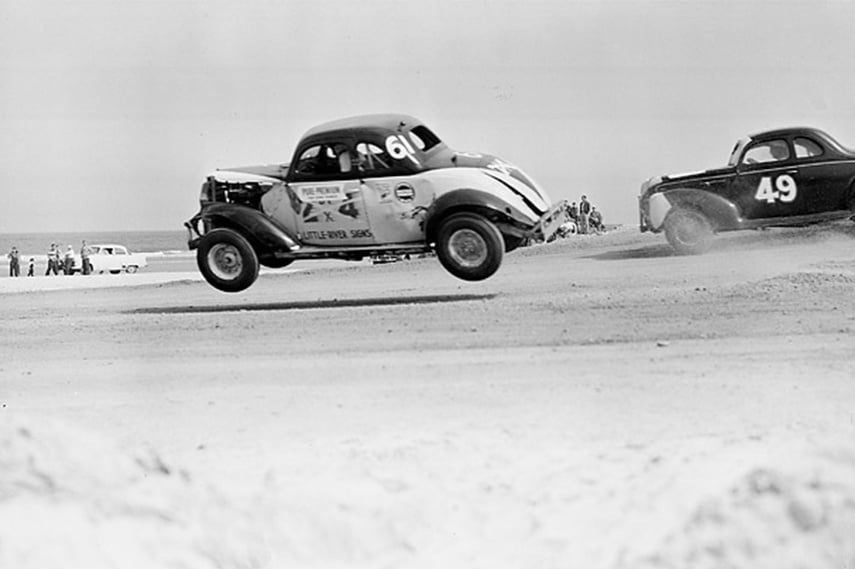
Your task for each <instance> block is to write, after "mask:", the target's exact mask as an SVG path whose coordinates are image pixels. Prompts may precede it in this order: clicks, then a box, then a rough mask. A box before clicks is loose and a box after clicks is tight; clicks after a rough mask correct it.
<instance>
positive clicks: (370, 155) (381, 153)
mask: <svg viewBox="0 0 855 569" xmlns="http://www.w3.org/2000/svg"><path fill="white" fill-rule="evenodd" d="M356 155H357V161H358V162H359V166H360V168H361V169H362V171H363V172H377V171H382V170H388V169H389V165H390V164H391V163H392V161H391V159H390V157H389V154H388V153H387V152H386V151H385V150H383V149H382V148H380V147H379V146H377V145H376V144H372V143H370V142H360V143H359V144H357V145H356Z"/></svg>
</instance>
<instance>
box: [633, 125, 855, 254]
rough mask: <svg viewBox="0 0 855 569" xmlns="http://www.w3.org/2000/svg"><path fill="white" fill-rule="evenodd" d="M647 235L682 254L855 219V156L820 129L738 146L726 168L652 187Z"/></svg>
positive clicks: (643, 210)
mask: <svg viewBox="0 0 855 569" xmlns="http://www.w3.org/2000/svg"><path fill="white" fill-rule="evenodd" d="M639 215H640V228H641V231H653V232H662V231H664V232H665V235H666V237H667V239H668V242H669V243H670V244H671V246H672V247H673V248H674V249H675V250H676V251H677V252H678V253H681V254H697V253H703V252H705V251H706V250H707V249H708V248H709V246H710V244H711V241H712V238H713V235H714V234H715V233H717V232H721V231H733V230H738V229H757V228H762V227H774V226H778V227H781V226H800V225H808V224H812V223H818V222H822V221H828V220H836V219H844V218H848V217H852V216H853V215H855V152H853V151H851V150H849V149H847V148H845V147H844V146H843V145H841V144H840V143H839V142H837V141H836V140H835V139H834V138H832V137H831V136H829V135H828V134H826V133H825V132H823V131H821V130H817V129H814V128H785V129H777V130H770V131H766V132H762V133H759V134H755V135H752V136H748V137H745V138H743V139H741V140H739V141H738V142H737V143H736V145H735V146H734V148H733V151H732V152H731V155H730V159H729V160H728V163H727V166H725V167H723V168H719V169H715V170H706V171H702V172H695V173H690V174H679V175H670V176H657V177H655V178H651V179H649V180H647V181H645V182H644V183H643V184H642V186H641V195H640V197H639Z"/></svg>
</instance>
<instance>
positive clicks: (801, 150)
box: [793, 138, 823, 158]
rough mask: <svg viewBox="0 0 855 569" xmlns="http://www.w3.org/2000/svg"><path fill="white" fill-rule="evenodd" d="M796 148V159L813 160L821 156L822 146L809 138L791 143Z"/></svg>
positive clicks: (798, 139)
mask: <svg viewBox="0 0 855 569" xmlns="http://www.w3.org/2000/svg"><path fill="white" fill-rule="evenodd" d="M793 146H794V147H795V148H796V158H813V157H814V156H822V154H823V152H822V146H820V145H819V144H817V143H816V142H814V141H813V140H811V139H809V138H797V139H795V140H794V141H793Z"/></svg>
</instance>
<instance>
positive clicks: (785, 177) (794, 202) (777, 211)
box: [734, 166, 807, 219]
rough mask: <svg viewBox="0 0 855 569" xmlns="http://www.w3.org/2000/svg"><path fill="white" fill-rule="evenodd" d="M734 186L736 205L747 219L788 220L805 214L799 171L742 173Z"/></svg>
mask: <svg viewBox="0 0 855 569" xmlns="http://www.w3.org/2000/svg"><path fill="white" fill-rule="evenodd" d="M734 184H735V185H736V190H737V191H736V196H737V198H736V199H737V204H738V205H739V207H740V209H741V210H742V212H743V215H744V216H745V218H746V219H765V218H770V217H789V216H793V215H803V214H805V213H806V212H807V200H806V197H805V191H804V189H805V188H804V177H803V175H802V173H801V170H800V169H799V168H794V167H792V166H789V167H780V168H769V169H759V170H753V171H742V172H740V173H739V175H738V176H737V177H736V180H735V181H734Z"/></svg>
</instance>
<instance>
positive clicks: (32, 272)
mask: <svg viewBox="0 0 855 569" xmlns="http://www.w3.org/2000/svg"><path fill="white" fill-rule="evenodd" d="M27 276H28V277H34V276H36V260H35V259H34V258H33V257H30V263H29V264H28V265H27Z"/></svg>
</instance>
